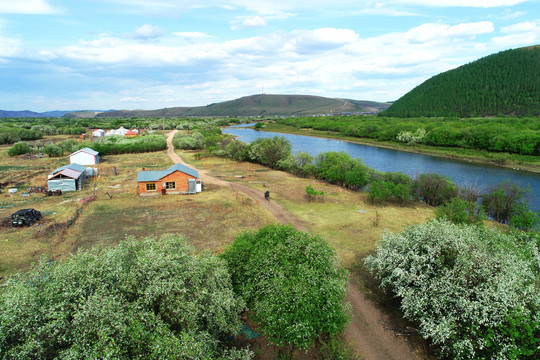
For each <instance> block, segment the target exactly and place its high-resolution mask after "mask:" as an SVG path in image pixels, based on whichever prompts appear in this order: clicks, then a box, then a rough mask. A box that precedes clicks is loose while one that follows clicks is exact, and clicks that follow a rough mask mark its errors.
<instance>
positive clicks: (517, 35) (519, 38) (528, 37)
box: [491, 21, 540, 48]
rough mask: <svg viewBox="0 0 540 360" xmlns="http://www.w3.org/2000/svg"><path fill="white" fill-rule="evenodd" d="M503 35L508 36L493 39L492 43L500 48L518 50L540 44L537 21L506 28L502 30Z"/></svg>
mask: <svg viewBox="0 0 540 360" xmlns="http://www.w3.org/2000/svg"><path fill="white" fill-rule="evenodd" d="M501 33H503V34H507V35H504V36H497V37H494V38H493V39H491V43H492V44H493V45H494V46H496V47H499V48H518V47H521V46H528V45H538V44H539V43H540V25H539V23H538V22H535V21H525V22H521V23H517V24H514V25H510V26H504V27H502V28H501Z"/></svg>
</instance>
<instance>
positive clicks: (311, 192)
mask: <svg viewBox="0 0 540 360" xmlns="http://www.w3.org/2000/svg"><path fill="white" fill-rule="evenodd" d="M321 195H324V191H322V190H321V191H317V190H315V189H314V188H313V186H311V185H308V186H306V197H307V199H308V201H314V200H316V199H322V198H320V196H321Z"/></svg>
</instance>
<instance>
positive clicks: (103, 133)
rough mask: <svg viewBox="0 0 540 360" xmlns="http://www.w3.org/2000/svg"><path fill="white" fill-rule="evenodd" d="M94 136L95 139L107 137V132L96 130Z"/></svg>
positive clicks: (93, 132)
mask: <svg viewBox="0 0 540 360" xmlns="http://www.w3.org/2000/svg"><path fill="white" fill-rule="evenodd" d="M92 136H93V137H102V136H105V130H103V129H96V130H94V131H92Z"/></svg>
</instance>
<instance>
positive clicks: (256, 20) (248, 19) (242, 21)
mask: <svg viewBox="0 0 540 360" xmlns="http://www.w3.org/2000/svg"><path fill="white" fill-rule="evenodd" d="M230 25H231V29H232V30H240V29H244V28H261V27H265V26H266V25H267V23H266V20H265V19H264V18H263V17H261V16H245V17H240V18H237V19H235V20H232V21H231V22H230Z"/></svg>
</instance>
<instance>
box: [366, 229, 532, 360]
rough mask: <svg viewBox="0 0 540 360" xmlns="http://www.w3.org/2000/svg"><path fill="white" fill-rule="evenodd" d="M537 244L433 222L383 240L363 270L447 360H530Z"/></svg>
mask: <svg viewBox="0 0 540 360" xmlns="http://www.w3.org/2000/svg"><path fill="white" fill-rule="evenodd" d="M539 244H540V242H539V239H535V238H533V237H532V236H531V235H530V234H526V233H521V232H520V233H518V232H514V233H512V234H503V233H502V232H500V231H496V230H490V229H484V228H482V227H477V226H474V225H461V226H458V225H454V224H452V223H450V222H447V221H444V220H433V221H431V222H428V223H426V224H424V225H416V226H412V227H409V228H407V229H405V230H404V231H403V232H401V233H398V234H389V233H387V234H385V235H383V237H382V240H381V243H380V245H379V246H378V248H377V252H376V254H375V255H373V256H369V257H367V258H366V260H365V262H366V264H367V266H368V268H369V269H370V271H371V272H372V273H373V274H375V276H376V277H377V278H378V279H380V280H381V286H383V287H384V288H387V289H389V290H391V291H392V292H393V293H394V294H395V295H396V296H398V297H399V298H401V308H402V310H403V313H404V315H405V317H407V318H409V319H411V320H413V321H415V322H417V323H418V324H419V328H420V333H421V334H422V336H424V337H425V338H428V339H430V340H432V341H433V343H434V344H437V345H438V346H439V347H440V349H441V352H442V354H443V355H445V356H448V357H450V358H452V359H458V360H459V359H501V360H502V359H532V358H534V355H535V354H536V355H538V347H539V346H540V291H539V289H538V276H539V272H540V268H539V265H538V264H540V253H539V248H538V245H539Z"/></svg>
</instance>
